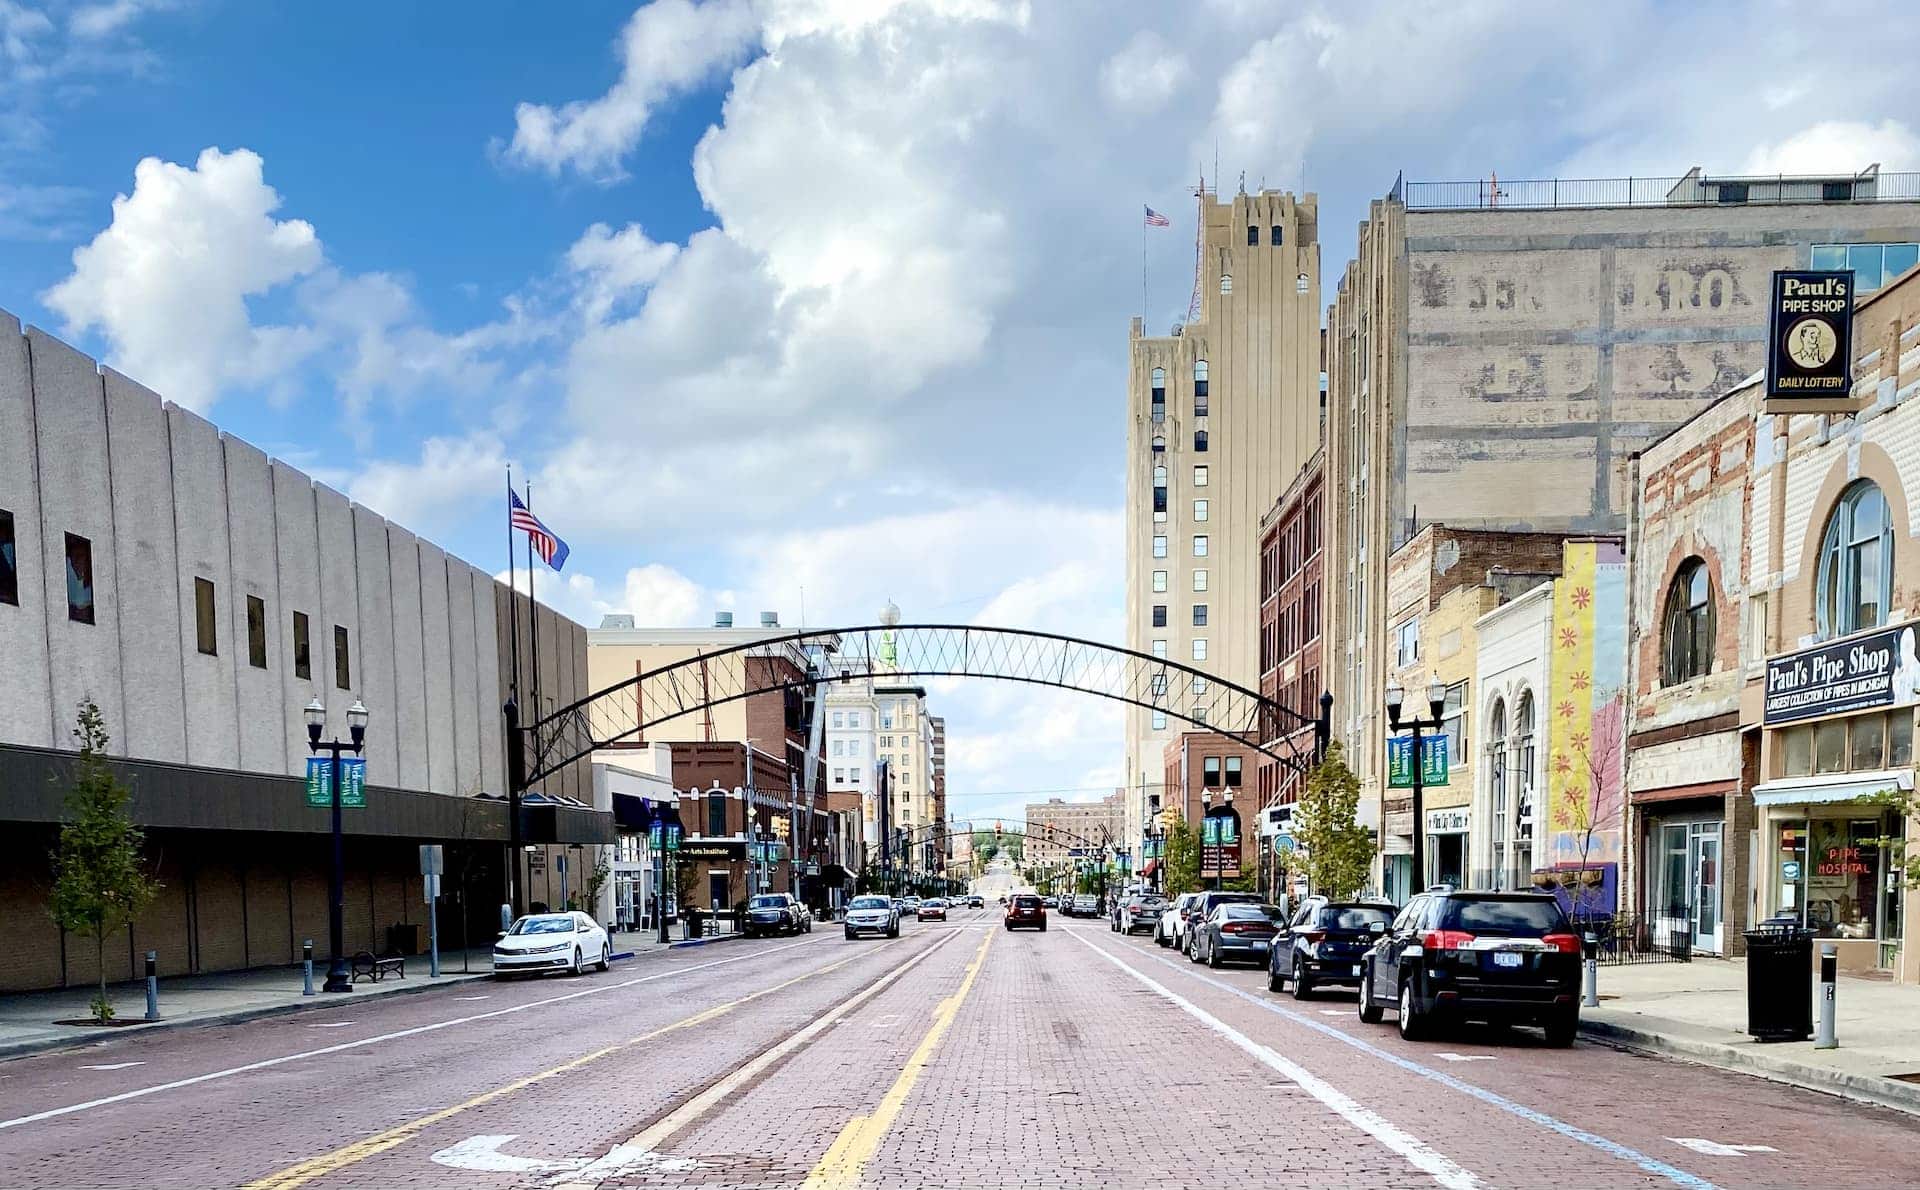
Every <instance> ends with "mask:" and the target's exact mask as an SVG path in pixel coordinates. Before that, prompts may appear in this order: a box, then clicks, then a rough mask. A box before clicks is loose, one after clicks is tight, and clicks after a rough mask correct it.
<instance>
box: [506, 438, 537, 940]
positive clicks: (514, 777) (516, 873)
mask: <svg viewBox="0 0 1920 1190" xmlns="http://www.w3.org/2000/svg"><path fill="white" fill-rule="evenodd" d="M527 577H528V581H529V582H531V581H532V577H533V576H531V575H529V576H527ZM507 624H508V625H509V628H508V635H509V637H510V639H511V641H512V650H513V677H512V679H511V682H510V684H509V685H508V687H507V710H506V718H507V731H508V732H509V733H510V734H511V735H512V736H513V737H515V738H513V739H509V740H508V741H507V756H508V767H510V768H511V769H513V771H512V772H510V773H509V774H508V775H507V865H506V866H507V903H508V904H509V905H511V906H512V907H513V915H514V916H515V917H519V916H520V909H521V906H522V905H524V904H525V897H524V893H525V891H526V887H527V886H526V884H525V883H524V882H523V881H522V880H521V879H520V776H521V773H522V772H523V771H524V769H523V767H522V766H521V765H520V764H519V763H517V762H515V761H514V760H513V758H514V757H517V756H519V755H521V753H520V747H521V744H520V741H519V738H518V737H519V736H520V576H519V571H518V570H517V569H515V567H514V565H513V464H512V463H508V464H507Z"/></svg>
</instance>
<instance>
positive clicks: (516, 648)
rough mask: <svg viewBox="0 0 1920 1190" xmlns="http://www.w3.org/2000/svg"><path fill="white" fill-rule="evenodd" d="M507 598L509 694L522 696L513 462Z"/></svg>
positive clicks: (509, 466)
mask: <svg viewBox="0 0 1920 1190" xmlns="http://www.w3.org/2000/svg"><path fill="white" fill-rule="evenodd" d="M507 590H508V592H509V593H510V594H509V596H508V599H507V623H508V625H509V628H508V633H507V635H508V639H509V641H510V643H511V649H512V657H513V667H512V676H511V677H509V678H508V679H507V696H508V697H509V698H513V699H516V700H517V699H519V697H520V571H519V570H518V568H516V567H515V566H514V564H513V464H512V463H508V464H507Z"/></svg>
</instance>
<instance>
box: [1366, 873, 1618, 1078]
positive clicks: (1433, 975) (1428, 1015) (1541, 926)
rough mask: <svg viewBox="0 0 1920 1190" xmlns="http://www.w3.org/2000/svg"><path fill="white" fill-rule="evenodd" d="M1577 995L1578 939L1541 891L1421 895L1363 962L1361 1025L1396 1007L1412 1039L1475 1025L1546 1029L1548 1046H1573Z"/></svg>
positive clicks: (1577, 1019)
mask: <svg viewBox="0 0 1920 1190" xmlns="http://www.w3.org/2000/svg"><path fill="white" fill-rule="evenodd" d="M1579 991H1580V939H1579V937H1578V935H1576V934H1575V933H1574V932H1573V926H1572V924H1571V923H1570V922H1568V921H1567V915H1566V913H1565V912H1564V911H1563V910H1562V909H1561V908H1560V902H1558V901H1556V900H1554V899H1553V898H1552V897H1550V896H1545V895H1542V894H1539V893H1517V892H1516V893H1499V892H1465V891H1461V892H1455V891H1452V890H1447V889H1435V890H1433V891H1431V892H1424V893H1421V894H1419V895H1418V896H1415V897H1414V898H1413V899H1412V900H1411V901H1408V902H1407V906H1406V908H1404V909H1402V910H1401V911H1400V915H1399V916H1398V917H1396V918H1394V919H1393V924H1392V925H1391V926H1389V927H1388V929H1387V933H1386V935H1385V936H1384V937H1382V938H1381V939H1380V941H1378V942H1376V943H1375V944H1374V946H1373V948H1372V949H1371V950H1369V951H1368V952H1367V954H1366V957H1365V958H1363V959H1362V960H1361V963H1360V1019H1361V1020H1363V1021H1366V1022H1367V1023H1369V1024H1372V1023H1374V1022H1376V1021H1378V1020H1380V1018H1381V1014H1382V1010H1383V1009H1385V1008H1388V1007H1392V1008H1395V1009H1397V1011H1398V1012H1399V1015H1400V1036H1402V1037H1405V1038H1407V1039H1408V1040H1415V1039H1417V1038H1419V1037H1422V1036H1424V1035H1425V1034H1426V1033H1427V1032H1428V1031H1429V1030H1430V1029H1431V1028H1432V1027H1433V1025H1434V1024H1435V1023H1436V1022H1447V1021H1458V1020H1477V1021H1490V1022H1494V1023H1498V1024H1526V1025H1540V1026H1543V1027H1544V1028H1545V1029H1546V1031H1547V1044H1548V1045H1572V1044H1573V1035H1574V1031H1575V1030H1576V1029H1578V1028H1579V1025H1580V1001H1579V999H1578V996H1579Z"/></svg>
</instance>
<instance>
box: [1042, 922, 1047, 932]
mask: <svg viewBox="0 0 1920 1190" xmlns="http://www.w3.org/2000/svg"><path fill="white" fill-rule="evenodd" d="M1040 932H1041V933H1042V934H1044V933H1046V932H1047V923H1046V922H1044V921H1043V922H1041V923H1040Z"/></svg>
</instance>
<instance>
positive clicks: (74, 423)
mask: <svg viewBox="0 0 1920 1190" xmlns="http://www.w3.org/2000/svg"><path fill="white" fill-rule="evenodd" d="M27 350H28V353H29V356H30V358H31V360H32V368H33V392H34V414H35V418H36V420H37V425H38V430H39V434H38V441H39V446H40V457H39V466H40V525H41V533H42V541H41V555H40V559H39V562H38V565H37V566H36V567H35V569H36V570H38V571H39V578H40V580H41V582H42V584H43V590H44V593H45V599H46V601H47V605H48V607H49V609H50V610H51V612H52V614H49V615H48V616H47V617H46V625H47V659H48V671H49V673H50V675H51V679H52V680H51V682H50V685H51V688H52V689H51V693H52V701H51V703H50V704H43V710H45V711H47V712H48V714H49V730H50V731H51V732H52V737H53V741H54V743H55V745H56V746H58V747H63V748H66V747H72V746H73V734H72V733H73V722H74V714H75V708H76V707H77V706H78V705H79V703H80V701H81V700H82V699H89V698H90V699H92V700H93V701H94V703H95V704H96V705H97V706H99V708H100V711H101V714H102V715H103V716H104V717H105V719H106V726H107V731H108V732H109V733H110V734H111V735H112V737H113V743H112V751H113V752H114V753H115V754H117V755H125V754H126V750H127V736H128V731H127V716H126V710H125V704H124V702H123V699H122V690H121V686H120V598H119V584H118V581H117V580H118V576H119V567H118V565H117V564H116V562H115V557H114V537H113V501H112V490H113V489H112V475H111V472H110V469H109V465H108V461H107V407H106V396H105V391H104V388H103V385H102V381H101V379H100V372H99V370H98V369H97V368H96V367H95V366H94V363H93V361H92V360H90V359H88V358H87V357H86V356H84V355H81V354H80V353H79V352H78V351H75V350H74V349H73V348H71V347H69V346H67V345H66V344H65V343H62V342H60V341H59V340H58V339H55V338H53V337H52V336H50V335H48V334H46V333H45V332H43V331H39V330H33V329H30V330H28V331H27ZM69 533H72V534H75V535H77V536H80V537H83V538H86V539H87V540H88V542H89V543H90V544H91V546H92V556H93V623H91V624H88V623H83V622H80V621H76V620H73V619H70V618H69V617H68V616H67V615H64V614H61V609H62V608H65V607H66V606H67V603H68V601H67V585H68V583H67V556H66V535H67V534H69ZM23 569H24V567H23ZM22 578H23V579H24V580H27V581H31V579H30V577H29V576H27V575H23V576H22ZM169 585H170V584H169Z"/></svg>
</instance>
